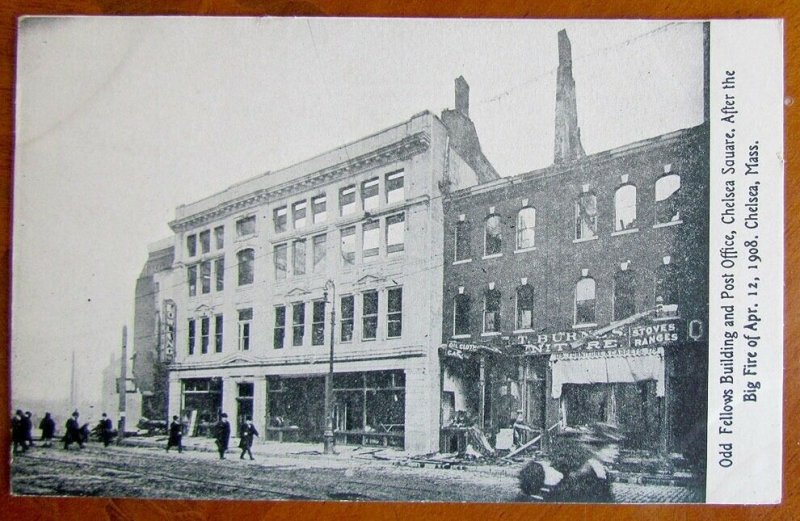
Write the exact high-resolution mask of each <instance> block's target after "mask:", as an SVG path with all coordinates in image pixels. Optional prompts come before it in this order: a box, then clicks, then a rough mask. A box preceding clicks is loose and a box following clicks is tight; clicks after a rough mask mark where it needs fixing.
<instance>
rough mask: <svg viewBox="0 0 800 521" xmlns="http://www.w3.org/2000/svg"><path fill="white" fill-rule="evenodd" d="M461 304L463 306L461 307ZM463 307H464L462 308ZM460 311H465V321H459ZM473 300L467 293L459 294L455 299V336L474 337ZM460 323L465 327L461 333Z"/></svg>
mask: <svg viewBox="0 0 800 521" xmlns="http://www.w3.org/2000/svg"><path fill="white" fill-rule="evenodd" d="M459 302H461V303H462V304H461V305H459ZM462 306H463V307H462ZM459 310H462V311H463V320H462V321H459V320H458V319H459V316H460V315H459ZM471 313H472V299H470V296H469V295H467V294H466V293H459V294H457V295H456V296H455V297H453V336H454V337H461V336H471V335H472V317H471V316H470V315H471ZM459 322H461V323H462V325H463V326H464V328H465V329H464V331H459V329H458V326H459Z"/></svg>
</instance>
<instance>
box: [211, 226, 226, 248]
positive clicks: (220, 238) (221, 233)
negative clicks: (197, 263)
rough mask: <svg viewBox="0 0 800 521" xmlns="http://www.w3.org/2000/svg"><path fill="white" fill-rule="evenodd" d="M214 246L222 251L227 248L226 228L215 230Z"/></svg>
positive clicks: (220, 227) (221, 227)
mask: <svg viewBox="0 0 800 521" xmlns="http://www.w3.org/2000/svg"><path fill="white" fill-rule="evenodd" d="M214 246H215V247H216V248H217V249H218V250H221V249H222V248H224V247H225V226H217V227H216V228H214Z"/></svg>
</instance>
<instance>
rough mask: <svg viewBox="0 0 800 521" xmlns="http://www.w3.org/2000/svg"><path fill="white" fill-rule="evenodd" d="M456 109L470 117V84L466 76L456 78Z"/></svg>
mask: <svg viewBox="0 0 800 521" xmlns="http://www.w3.org/2000/svg"><path fill="white" fill-rule="evenodd" d="M456 110H457V111H459V112H460V113H462V114H464V115H465V116H467V117H469V84H468V83H467V80H465V79H464V76H459V77H458V78H456Z"/></svg>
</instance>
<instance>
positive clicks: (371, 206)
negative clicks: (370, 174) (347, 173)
mask: <svg viewBox="0 0 800 521" xmlns="http://www.w3.org/2000/svg"><path fill="white" fill-rule="evenodd" d="M379 184H380V182H379V180H378V178H377V177H376V178H374V179H368V180H366V181H364V182H363V183H361V205H362V208H363V209H364V211H365V212H369V211H372V210H377V209H378V204H379V201H378V188H379Z"/></svg>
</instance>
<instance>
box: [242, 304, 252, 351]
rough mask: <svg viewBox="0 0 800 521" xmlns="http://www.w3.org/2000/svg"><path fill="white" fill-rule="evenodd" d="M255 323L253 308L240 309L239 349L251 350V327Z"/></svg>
mask: <svg viewBox="0 0 800 521" xmlns="http://www.w3.org/2000/svg"><path fill="white" fill-rule="evenodd" d="M252 323H253V308H247V309H240V310H239V350H240V351H249V350H250V328H251V327H252Z"/></svg>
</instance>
